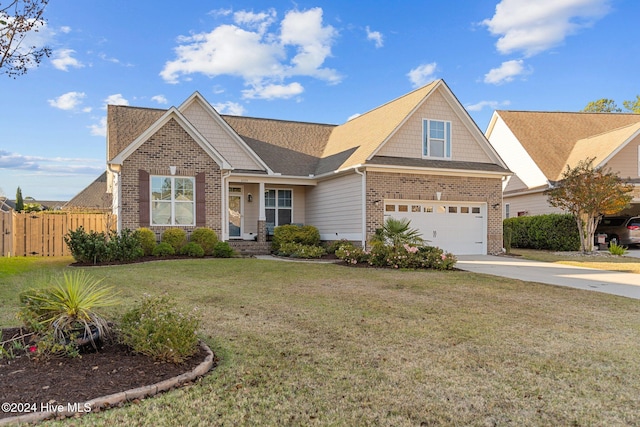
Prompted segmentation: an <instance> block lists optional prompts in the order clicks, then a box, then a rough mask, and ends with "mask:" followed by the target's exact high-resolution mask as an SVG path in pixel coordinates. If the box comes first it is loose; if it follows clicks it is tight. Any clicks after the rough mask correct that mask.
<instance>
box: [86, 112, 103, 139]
mask: <svg viewBox="0 0 640 427" xmlns="http://www.w3.org/2000/svg"><path fill="white" fill-rule="evenodd" d="M89 130H90V131H91V135H93V136H104V137H106V136H107V117H106V116H105V117H101V118H100V121H99V122H98V123H95V124H92V125H91V126H89Z"/></svg>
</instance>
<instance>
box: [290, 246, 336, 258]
mask: <svg viewBox="0 0 640 427" xmlns="http://www.w3.org/2000/svg"><path fill="white" fill-rule="evenodd" d="M326 253H327V252H326V251H325V249H324V248H323V247H322V246H310V245H303V244H301V243H282V244H281V245H280V249H279V250H278V255H280V256H286V257H291V258H320V257H321V256H322V255H324V254H326Z"/></svg>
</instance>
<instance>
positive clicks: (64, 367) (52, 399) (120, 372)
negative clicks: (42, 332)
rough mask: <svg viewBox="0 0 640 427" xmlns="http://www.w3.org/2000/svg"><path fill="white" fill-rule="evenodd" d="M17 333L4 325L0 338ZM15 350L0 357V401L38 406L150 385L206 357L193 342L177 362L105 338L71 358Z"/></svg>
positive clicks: (180, 372)
mask: <svg viewBox="0 0 640 427" xmlns="http://www.w3.org/2000/svg"><path fill="white" fill-rule="evenodd" d="M18 333H19V328H11V329H3V330H2V341H6V340H8V339H10V338H11V337H13V336H16V334H18ZM16 354H17V357H15V358H14V359H8V358H0V396H1V399H0V400H2V402H9V403H29V404H36V406H37V408H38V409H39V408H40V407H41V404H44V405H46V404H47V403H49V404H61V405H67V404H69V403H70V404H73V403H81V402H85V401H88V400H91V399H94V398H97V397H102V396H107V395H110V394H114V393H119V392H122V391H125V390H130V389H133V388H137V387H142V386H146V385H152V384H155V383H157V382H160V381H163V380H166V379H170V378H173V377H176V376H178V375H181V374H184V373H186V372H190V371H192V370H193V369H194V368H195V367H196V366H198V365H199V364H200V363H202V361H204V359H205V358H206V356H207V352H206V351H205V350H204V349H202V348H201V347H198V353H196V354H195V355H194V356H192V357H190V358H189V359H188V360H187V361H185V363H183V364H180V365H176V364H172V363H162V362H156V361H154V360H153V359H152V358H150V357H147V356H143V355H137V354H133V353H132V352H131V351H130V350H129V349H128V348H127V347H125V346H123V345H120V344H116V343H105V344H104V345H103V347H102V349H101V350H99V351H98V352H93V353H85V354H82V356H81V357H76V358H67V357H59V358H50V359H48V360H43V361H37V360H34V359H32V358H30V357H29V356H28V355H27V354H26V352H25V351H22V352H16ZM214 362H215V360H214ZM32 412H33V411H32ZM14 415H21V414H16V413H5V412H4V411H0V419H2V418H6V417H9V416H14Z"/></svg>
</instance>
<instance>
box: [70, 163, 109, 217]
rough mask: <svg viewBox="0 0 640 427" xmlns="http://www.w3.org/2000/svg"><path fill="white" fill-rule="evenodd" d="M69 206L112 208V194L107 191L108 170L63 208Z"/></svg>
mask: <svg viewBox="0 0 640 427" xmlns="http://www.w3.org/2000/svg"><path fill="white" fill-rule="evenodd" d="M67 208H83V209H99V210H111V194H109V193H107V172H106V171H105V172H103V173H102V175H100V176H99V177H98V178H96V179H95V181H93V182H92V183H91V184H89V185H88V186H87V187H86V188H85V189H84V190H82V191H81V192H79V193H78V194H76V195H75V196H74V197H73V198H72V199H71V200H69V201H68V202H67V203H66V204H65V205H64V206H63V209H67Z"/></svg>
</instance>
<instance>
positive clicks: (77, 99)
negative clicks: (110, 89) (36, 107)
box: [48, 92, 86, 111]
mask: <svg viewBox="0 0 640 427" xmlns="http://www.w3.org/2000/svg"><path fill="white" fill-rule="evenodd" d="M85 96H86V94H85V93H84V92H67V93H65V94H62V95H60V96H59V97H57V98H56V99H49V100H48V102H49V105H51V106H52V107H55V108H59V109H61V110H75V109H76V107H78V106H79V105H80V104H81V103H82V100H83V99H84V98H85ZM83 111H84V110H83Z"/></svg>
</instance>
